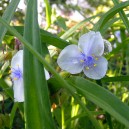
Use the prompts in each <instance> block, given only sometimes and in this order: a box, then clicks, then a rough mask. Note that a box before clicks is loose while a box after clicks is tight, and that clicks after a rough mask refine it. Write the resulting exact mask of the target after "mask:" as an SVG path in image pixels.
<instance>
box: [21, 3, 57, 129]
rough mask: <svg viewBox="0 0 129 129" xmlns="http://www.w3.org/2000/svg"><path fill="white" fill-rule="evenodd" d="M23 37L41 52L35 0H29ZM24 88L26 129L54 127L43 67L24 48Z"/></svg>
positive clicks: (49, 128)
mask: <svg viewBox="0 0 129 129" xmlns="http://www.w3.org/2000/svg"><path fill="white" fill-rule="evenodd" d="M24 38H25V39H26V40H27V41H28V42H29V43H30V44H31V45H32V46H33V47H34V49H35V50H36V51H38V52H39V53H40V54H42V51H43V50H42V47H41V41H40V30H39V26H38V20H37V0H29V1H28V3H27V13H26V18H25V28H24ZM23 78H24V89H25V104H24V105H25V120H26V129H55V125H54V122H53V119H52V115H51V111H50V100H49V93H48V86H47V82H46V79H45V74H44V67H43V65H42V64H41V62H39V61H38V59H36V58H35V56H33V55H32V54H31V53H30V52H29V51H28V49H27V48H24V72H23Z"/></svg>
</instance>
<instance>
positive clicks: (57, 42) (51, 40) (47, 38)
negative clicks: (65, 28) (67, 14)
mask: <svg viewBox="0 0 129 129" xmlns="http://www.w3.org/2000/svg"><path fill="white" fill-rule="evenodd" d="M14 28H15V29H16V30H17V31H18V32H19V33H20V34H21V35H23V31H24V30H23V26H14ZM7 34H8V35H11V34H10V33H9V32H8V33H7ZM40 37H41V41H42V43H46V44H48V45H53V46H55V47H58V48H60V49H63V48H64V47H66V46H67V45H70V43H69V42H67V41H65V40H63V39H61V38H59V37H57V36H56V35H54V34H51V33H50V32H47V31H45V30H43V29H40Z"/></svg>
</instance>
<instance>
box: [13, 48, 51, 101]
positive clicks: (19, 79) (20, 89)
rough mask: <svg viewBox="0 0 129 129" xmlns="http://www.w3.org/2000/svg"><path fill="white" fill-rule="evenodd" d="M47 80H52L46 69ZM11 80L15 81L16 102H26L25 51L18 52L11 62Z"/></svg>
mask: <svg viewBox="0 0 129 129" xmlns="http://www.w3.org/2000/svg"><path fill="white" fill-rule="evenodd" d="M44 71H45V77H46V80H48V79H49V78H50V75H49V73H48V71H46V69H44ZM11 78H12V81H13V90H14V101H15V102H23V101H24V85H23V50H20V51H18V52H17V53H16V54H15V55H14V56H13V58H12V60H11Z"/></svg>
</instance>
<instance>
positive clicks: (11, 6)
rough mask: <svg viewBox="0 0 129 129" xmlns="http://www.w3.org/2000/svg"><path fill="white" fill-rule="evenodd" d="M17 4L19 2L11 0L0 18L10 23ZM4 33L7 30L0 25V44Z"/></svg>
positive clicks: (18, 0)
mask: <svg viewBox="0 0 129 129" xmlns="http://www.w3.org/2000/svg"><path fill="white" fill-rule="evenodd" d="M19 2H20V0H12V1H11V2H10V4H9V5H8V7H7V8H6V10H5V11H4V14H3V15H2V18H3V19H5V20H6V21H7V22H8V23H10V21H11V19H12V17H13V15H14V12H15V10H16V8H17V5H18V4H19ZM6 31H7V29H6V28H5V27H4V26H3V25H1V24H0V43H1V42H2V39H3V37H4V35H5V33H6Z"/></svg>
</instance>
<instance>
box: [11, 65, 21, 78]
mask: <svg viewBox="0 0 129 129" xmlns="http://www.w3.org/2000/svg"><path fill="white" fill-rule="evenodd" d="M12 78H13V80H18V79H21V78H22V71H21V70H20V69H19V67H18V69H14V68H12Z"/></svg>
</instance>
